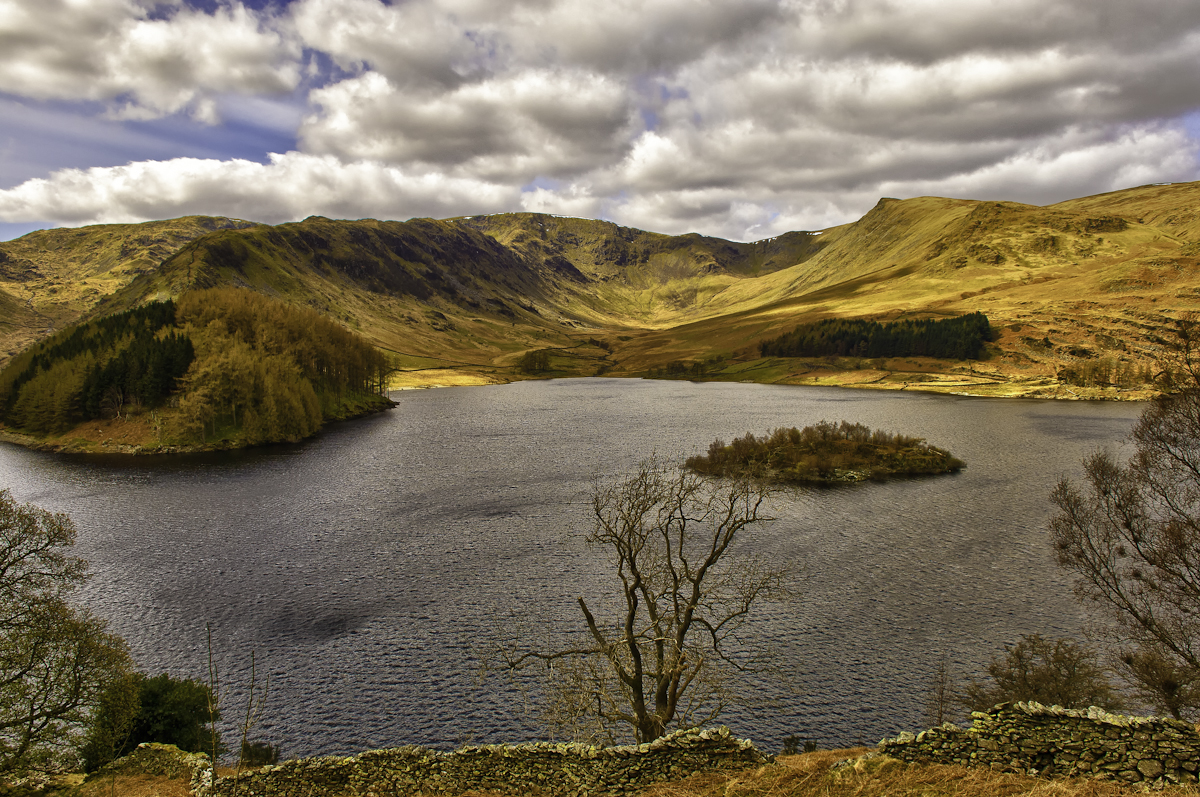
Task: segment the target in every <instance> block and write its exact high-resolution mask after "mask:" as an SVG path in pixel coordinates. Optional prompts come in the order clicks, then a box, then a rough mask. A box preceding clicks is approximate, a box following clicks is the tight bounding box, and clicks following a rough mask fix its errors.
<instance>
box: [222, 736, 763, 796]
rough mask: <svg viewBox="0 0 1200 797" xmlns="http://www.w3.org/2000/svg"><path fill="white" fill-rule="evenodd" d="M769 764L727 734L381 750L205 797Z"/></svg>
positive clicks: (407, 789) (597, 780) (577, 782)
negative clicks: (607, 743)
mask: <svg viewBox="0 0 1200 797" xmlns="http://www.w3.org/2000/svg"><path fill="white" fill-rule="evenodd" d="M769 760H770V759H769V758H767V757H766V756H764V755H762V754H761V753H759V752H758V750H756V749H755V748H754V745H753V744H751V743H750V742H749V741H744V740H738V739H735V738H734V737H733V735H732V734H730V732H729V730H728V729H727V728H714V729H711V730H703V731H699V730H692V731H678V732H676V733H673V734H671V735H669V736H664V737H663V738H661V739H657V740H655V741H654V742H651V743H650V744H643V745H629V746H624V747H590V746H588V745H581V744H553V743H548V742H538V743H534V744H522V745H484V746H479V747H465V748H462V749H460V750H455V751H454V752H441V751H437V750H428V749H425V748H421V747H399V748H394V749H390V750H372V751H370V752H366V753H361V754H359V755H356V756H352V757H350V758H338V757H323V758H307V759H305V758H302V759H297V760H294V761H288V762H285V763H283V764H280V765H279V766H274V767H264V768H263V769H262V770H256V771H253V772H247V773H242V775H241V776H240V778H238V779H236V780H235V778H233V777H224V778H218V779H217V780H216V782H215V783H213V784H212V785H211V786H203V787H201V788H200V789H198V794H199V795H200V797H232V795H234V794H239V795H247V794H253V795H255V797H339V796H340V795H345V794H371V795H377V796H378V797H384V796H385V795H413V794H418V793H423V794H438V793H444V792H450V793H457V792H462V791H467V790H469V789H486V790H489V791H495V792H499V793H501V794H521V795H556V796H557V795H588V796H589V797H591V796H592V795H597V796H599V795H625V794H637V793H640V792H641V791H642V790H643V789H644V788H645V787H646V786H648V785H649V784H651V783H656V782H658V781H663V780H675V779H678V778H685V777H687V776H688V775H691V774H694V773H696V772H714V771H735V770H740V769H746V768H748V767H753V766H758V765H760V764H764V763H766V762H768V761H769Z"/></svg>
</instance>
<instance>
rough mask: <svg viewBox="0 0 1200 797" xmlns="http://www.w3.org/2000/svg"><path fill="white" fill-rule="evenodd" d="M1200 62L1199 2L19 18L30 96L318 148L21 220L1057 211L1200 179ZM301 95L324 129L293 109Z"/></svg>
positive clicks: (152, 177) (11, 196)
mask: <svg viewBox="0 0 1200 797" xmlns="http://www.w3.org/2000/svg"><path fill="white" fill-rule="evenodd" d="M148 1H149V0H146V2H148ZM68 5H70V6H71V7H72V8H73V9H75V10H76V11H77V13H75V14H74V15H70V14H66V13H65V11H64V9H66V8H67V6H68ZM46 9H49V10H46ZM9 11H11V12H12V13H7V12H9ZM60 18H65V19H67V21H66V22H65V23H63V24H57V23H56V22H55V20H57V19H60ZM302 48H303V49H302ZM1197 63H1200V4H1197V3H1196V2H1195V0H1145V1H1144V2H1141V3H1136V4H1135V3H1129V2H1127V0H1005V2H998V0H953V2H951V1H950V0H742V1H741V2H734V0H611V1H610V2H603V3H600V2H595V0H516V1H515V2H508V3H496V2H493V1H492V0H405V1H404V2H392V3H384V2H382V1H381V0H299V2H296V3H293V4H291V5H290V6H279V7H269V9H268V10H267V11H263V12H253V11H249V10H247V9H246V8H244V7H243V6H242V5H240V3H239V2H236V0H235V2H233V3H232V4H231V5H225V6H221V7H220V8H219V9H218V10H217V11H216V12H214V13H212V14H205V13H201V12H197V11H194V10H191V9H189V8H188V7H186V6H182V5H177V6H171V7H170V8H169V9H168V13H166V14H154V15H151V14H149V13H148V12H147V11H146V6H143V5H139V4H137V3H135V2H134V0H44V2H38V3H35V2H34V0H0V85H4V86H5V89H6V90H7V91H9V92H11V93H15V94H20V95H23V96H31V97H61V98H87V99H98V100H102V101H105V102H107V103H109V106H110V109H111V113H112V114H113V115H115V116H118V117H124V118H129V119H132V118H141V117H148V116H154V115H159V114H164V113H170V112H175V111H182V112H184V113H186V114H188V115H190V117H191V118H192V119H195V120H196V121H197V122H198V123H216V122H217V121H218V120H219V119H220V118H221V117H222V116H225V117H230V114H231V113H232V112H234V111H236V112H237V113H238V114H239V116H238V121H239V123H249V124H261V125H263V126H265V127H266V128H269V129H270V130H271V131H275V132H278V131H282V130H288V129H290V130H293V131H295V134H296V140H297V142H298V144H297V146H298V149H299V150H300V151H299V152H293V153H288V154H287V155H284V156H273V160H272V162H271V163H270V164H267V165H265V166H264V165H261V164H256V163H253V162H251V161H239V160H234V159H231V160H229V161H226V162H220V161H184V160H172V161H162V162H150V161H146V162H135V163H131V164H129V165H128V166H126V167H121V169H124V171H121V170H120V169H115V170H114V169H110V170H88V171H79V172H66V171H62V172H55V173H53V174H51V175H50V176H49V177H48V178H46V179H45V180H43V181H41V182H40V183H36V184H35V183H34V182H29V183H25V184H22V185H19V186H17V187H15V188H13V189H10V190H9V191H7V192H4V193H3V194H0V207H2V208H3V214H4V215H3V217H4V218H13V219H16V218H23V219H27V218H55V219H64V220H71V219H77V220H83V219H88V220H95V219H96V218H99V216H100V215H103V214H104V213H108V214H109V216H110V217H112V218H114V219H115V218H117V217H118V216H120V217H122V218H129V217H133V216H136V217H139V218H141V217H145V218H150V217H163V216H166V215H170V214H171V213H175V212H180V211H177V209H178V208H184V207H186V208H199V207H203V208H205V210H204V211H203V212H212V213H223V214H232V215H239V214H241V215H248V216H250V217H253V218H260V219H266V220H270V219H285V218H301V217H303V216H304V215H308V214H309V213H324V214H326V215H374V216H392V217H400V216H405V215H414V214H415V215H433V216H436V215H449V214H453V213H481V212H489V211H492V210H500V209H517V208H524V209H540V210H546V211H550V212H558V213H564V214H569V215H599V214H603V215H606V216H608V217H610V218H613V219H614V220H617V221H620V222H622V223H627V224H631V225H633V226H640V227H645V228H648V229H657V230H661V231H664V232H684V231H688V230H697V231H700V232H706V233H713V234H721V235H726V236H729V237H734V238H743V239H744V238H752V237H761V236H765V235H773V234H777V233H778V232H781V231H783V230H784V229H787V228H789V227H793V228H807V229H813V228H820V227H824V226H829V225H830V224H834V223H838V222H842V221H847V220H851V219H853V218H854V217H856V216H858V215H860V214H861V213H862V212H865V211H866V210H867V209H869V208H870V207H871V206H872V205H874V204H875V202H876V200H877V199H878V198H879V196H881V195H891V196H912V195H917V194H939V193H940V194H949V195H956V196H965V197H971V196H978V197H986V198H1006V199H1014V200H1018V201H1027V202H1051V201H1056V200H1061V199H1066V198H1069V197H1071V196H1076V195H1081V194H1085V193H1089V192H1094V191H1105V190H1111V189H1113V188H1119V187H1122V186H1125V185H1131V184H1136V183H1140V182H1154V181H1173V180H1188V179H1195V178H1196V177H1198V176H1200V170H1198V168H1197V150H1196V144H1195V140H1194V139H1193V138H1190V137H1189V136H1188V134H1187V132H1186V128H1185V127H1184V126H1183V124H1182V123H1181V122H1180V121H1179V120H1180V119H1182V118H1185V117H1186V116H1187V115H1188V114H1189V113H1194V112H1195V111H1196V109H1197V108H1200V81H1197V80H1195V74H1196V64H1197ZM330 64H333V65H334V66H333V67H330ZM297 85H304V86H306V87H309V88H308V110H307V113H304V114H299V115H298V114H297V113H296V111H295V106H294V105H289V104H288V103H287V102H278V101H277V102H276V104H275V105H272V104H271V102H272V101H271V100H270V95H272V93H275V94H278V93H279V92H285V93H286V92H288V91H289V90H291V89H292V88H293V87H295V86H297ZM231 97H241V99H240V100H238V101H236V102H235V101H231V99H230V98H231ZM256 104H257V105H256ZM260 114H261V115H262V119H261V121H259V122H256V121H255V117H256V116H257V115H260ZM276 140H278V139H276ZM160 157H161V156H160ZM110 162H112V161H110ZM247 175H249V176H247ZM171 180H176V181H179V182H180V185H181V188H180V189H179V191H178V192H177V194H178V195H173V194H172V193H171V191H170V190H169V182H170V181H171ZM222 180H227V182H226V183H224V184H223V183H222ZM270 181H275V184H267V183H270ZM135 185H136V186H143V187H145V188H146V189H147V190H148V194H147V197H148V198H146V199H142V200H139V199H137V198H136V196H135V194H136V192H135V190H134V188H132V187H130V186H135ZM68 186H70V187H72V188H71V190H77V191H79V192H80V196H81V197H83V198H82V199H79V200H78V201H76V200H74V199H72V197H71V196H70V195H69V194H68V193H66V191H67V187H68ZM122 186H126V187H122ZM101 197H107V199H105V200H104V201H108V200H111V201H112V203H113V204H112V207H111V208H110V209H108V210H105V209H104V206H103V204H102V203H101V201H100V198H101ZM21 202H27V203H29V204H28V207H26V209H25V210H22V209H21V207H20V203H21ZM155 203H158V204H155ZM222 203H225V204H222ZM422 203H425V204H422ZM155 207H157V208H158V210H157V211H156V210H154V208H155ZM258 208H261V209H262V210H261V211H258V210H256V209H258ZM338 209H341V210H338ZM189 212H193V211H189ZM194 212H199V211H194ZM35 214H50V215H40V216H39V215H35ZM122 214H124V216H122ZM109 216H106V218H107V217H109Z"/></svg>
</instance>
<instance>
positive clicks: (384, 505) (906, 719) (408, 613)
mask: <svg viewBox="0 0 1200 797" xmlns="http://www.w3.org/2000/svg"><path fill="white" fill-rule="evenodd" d="M394 398H396V400H397V401H399V406H398V407H397V408H396V409H394V410H392V411H390V412H388V413H385V414H383V415H379V416H376V417H372V418H367V419H363V420H359V421H355V422H350V423H345V424H339V425H337V426H335V427H332V428H330V429H329V430H327V431H326V432H324V433H323V434H321V435H320V436H319V437H317V438H314V439H312V440H309V441H306V442H304V443H300V444H297V445H292V446H278V447H271V448H263V449H257V450H252V451H244V452H233V453H225V454H213V455H196V456H185V457H178V458H166V457H151V458H117V457H67V456H61V455H53V454H46V453H39V452H33V451H27V450H25V449H22V448H19V447H15V446H10V445H3V444H0V489H3V488H7V489H10V490H11V491H12V492H13V494H14V496H15V497H16V498H17V499H18V500H20V501H22V502H25V501H29V502H33V503H36V504H38V505H40V506H42V507H44V508H47V509H50V510H54V511H63V512H67V513H69V514H70V515H71V517H72V518H73V519H74V521H75V523H76V525H77V526H78V528H79V540H78V544H77V548H78V553H79V554H80V555H82V556H84V557H85V558H87V559H88V560H89V561H90V563H91V566H92V570H93V572H94V574H95V575H94V577H93V579H92V580H91V581H90V582H89V583H88V585H87V586H86V588H85V589H84V591H83V596H82V600H84V601H85V602H86V603H87V605H88V606H89V607H90V608H92V609H93V610H94V611H95V612H97V613H98V614H100V615H101V616H103V617H105V618H107V619H108V620H109V621H110V624H111V627H112V629H113V630H115V631H116V632H117V633H119V634H121V635H122V636H124V637H125V639H127V640H128V641H129V644H130V647H131V649H132V651H133V654H134V657H135V660H136V662H137V665H138V667H139V669H141V670H143V671H145V672H149V673H158V672H162V671H169V672H171V673H172V674H175V675H181V676H194V677H202V676H206V673H207V655H208V646H207V644H206V627H211V629H212V650H213V655H214V658H215V660H216V662H217V664H218V667H219V670H220V673H221V676H222V685H223V689H224V691H225V703H224V705H225V711H226V716H227V718H232V717H233V716H235V715H236V714H238V713H239V712H240V711H243V710H244V702H243V700H244V691H245V688H246V685H247V683H248V681H249V664H250V654H251V651H253V652H254V653H255V659H256V662H257V665H258V669H259V671H260V673H261V672H263V671H265V672H267V673H268V674H269V680H270V683H269V695H268V701H267V705H266V710H265V713H264V716H263V719H262V721H261V722H260V724H259V725H258V727H257V728H256V729H255V731H254V732H253V733H252V736H253V737H257V738H261V739H265V740H269V741H271V742H274V743H277V744H281V745H282V747H283V750H284V755H285V757H294V756H299V755H312V754H318V753H350V752H356V751H359V750H363V749H367V748H373V747H385V746H395V745H401V744H424V745H429V746H439V747H450V746H455V745H458V744H461V743H465V742H512V741H523V740H529V739H536V738H539V737H540V736H541V734H542V733H543V731H542V728H541V726H540V724H539V722H538V719H537V717H536V715H535V714H533V713H530V711H528V710H527V709H526V707H525V706H524V703H523V701H522V699H521V696H520V693H519V692H518V691H517V690H516V689H515V687H513V686H512V685H511V684H509V683H508V682H507V681H505V680H504V679H498V678H489V679H481V678H480V677H479V666H478V656H479V654H480V652H481V651H483V650H485V649H487V648H488V642H489V640H493V639H495V638H496V636H497V634H500V633H508V632H511V631H512V630H514V629H519V630H522V631H524V632H525V633H527V634H530V635H532V636H533V637H534V638H535V641H537V640H540V639H542V638H544V635H545V634H548V633H551V632H552V630H553V629H557V630H562V629H564V628H570V627H576V626H577V624H578V616H577V613H578V607H577V605H576V604H575V598H576V597H577V596H580V595H583V596H586V597H588V598H589V600H599V599H600V596H602V595H603V594H605V590H606V585H608V584H610V583H611V582H610V580H609V573H608V571H607V570H606V568H605V564H604V559H603V556H602V554H601V552H599V551H595V550H591V549H589V548H588V547H587V546H586V545H585V544H584V536H585V535H586V533H587V532H588V530H589V519H588V507H587V506H586V499H587V495H588V491H589V488H590V486H591V484H592V481H593V479H594V478H596V477H601V478H604V477H612V476H615V475H619V474H621V473H623V472H626V471H628V470H629V469H630V468H631V467H632V466H634V465H636V463H637V462H638V461H639V460H641V459H644V458H645V457H647V456H649V455H651V454H654V453H657V454H658V455H659V456H661V457H664V458H667V459H670V460H675V461H678V460H682V458H683V457H685V456H687V455H689V454H693V453H699V452H703V451H704V450H706V449H707V446H708V444H709V443H710V442H711V441H712V440H713V439H714V438H718V437H720V438H723V439H725V440H726V441H728V440H730V439H731V438H733V437H735V436H740V435H742V434H744V433H746V432H754V433H756V434H762V433H765V432H766V431H768V430H770V429H773V428H775V427H779V426H801V427H802V426H805V425H808V424H811V423H815V422H816V421H819V420H822V419H825V420H831V421H837V420H843V419H845V420H850V421H857V422H860V423H864V424H866V425H868V426H870V427H872V428H878V429H884V430H888V431H898V432H903V433H905V434H910V435H916V436H920V437H924V438H926V439H927V440H928V441H929V442H930V443H932V444H934V445H937V446H940V447H943V448H947V449H949V450H950V451H951V452H952V453H954V454H955V455H956V456H958V457H959V458H961V459H963V460H965V461H966V462H967V468H966V469H965V470H964V471H963V472H962V473H960V474H957V475H953V476H944V477H935V478H928V479H918V480H906V481H894V482H888V483H882V484H875V483H867V484H860V485H854V486H850V487H845V488H837V489H815V490H813V489H790V490H785V491H783V492H782V493H780V494H779V495H777V496H776V497H775V499H774V500H773V502H772V505H771V515H772V516H773V517H774V518H775V519H774V520H773V521H772V522H770V523H769V524H766V526H765V527H764V528H763V529H762V531H761V532H760V533H759V534H758V535H757V536H756V537H755V541H754V546H755V548H756V549H757V550H759V551H761V552H763V553H765V554H767V555H769V556H770V557H771V558H772V559H773V560H776V561H795V562H797V563H799V564H801V565H802V567H803V574H802V581H801V589H802V594H801V596H800V597H799V598H798V599H796V600H794V601H791V602H788V603H785V604H772V605H765V606H764V607H763V610H764V611H763V612H762V613H761V614H760V615H759V616H758V618H757V619H756V620H755V625H754V628H755V629H756V630H757V631H758V632H759V636H758V639H759V643H758V644H765V643H766V642H769V643H770V645H771V647H772V648H773V649H774V650H775V652H776V655H777V657H778V658H777V660H778V661H779V663H780V665H781V666H780V672H779V673H777V674H775V675H773V676H770V677H767V676H747V677H746V678H745V679H743V681H742V682H741V683H740V685H739V691H740V693H741V695H742V696H743V698H744V699H745V704H744V705H739V706H736V707H733V708H731V709H730V710H729V711H727V712H726V713H725V714H723V715H722V721H723V722H725V723H726V724H728V725H729V726H730V727H731V728H732V729H733V730H734V732H735V733H737V734H738V735H739V736H742V737H749V738H751V739H753V740H754V741H755V742H756V743H758V744H759V745H760V746H761V747H763V748H764V749H767V750H778V749H779V747H780V744H781V741H782V739H783V738H784V737H785V736H789V735H792V734H796V735H798V736H800V737H801V738H803V739H811V740H814V741H816V742H818V743H819V744H820V745H821V746H823V747H825V746H831V745H846V744H851V743H855V742H868V743H874V742H875V741H877V740H878V739H879V738H880V737H882V736H884V735H891V734H894V733H896V732H897V731H900V730H906V729H907V730H916V729H919V727H920V722H921V716H922V707H923V703H924V700H925V697H926V694H927V692H928V685H929V679H930V674H931V672H932V670H933V668H934V666H935V665H936V662H937V661H938V659H939V658H940V657H942V656H943V655H944V656H946V657H947V659H948V661H949V662H950V663H951V664H952V666H954V667H955V668H956V669H958V670H959V671H960V672H964V673H976V672H979V671H980V670H981V668H982V667H983V666H985V665H986V663H987V662H988V660H989V659H990V658H992V657H993V656H994V655H997V654H998V653H1000V652H1001V651H1002V649H1003V644H1004V643H1005V642H1006V641H1013V640H1015V639H1017V638H1018V637H1019V636H1020V635H1022V634H1028V633H1041V634H1044V635H1054V636H1059V635H1073V636H1078V635H1079V634H1080V630H1081V628H1082V626H1083V624H1084V623H1085V621H1086V619H1087V618H1086V617H1085V616H1084V614H1083V611H1082V609H1081V608H1080V607H1079V605H1078V604H1077V603H1076V602H1075V601H1074V599H1073V598H1072V596H1071V590H1070V582H1069V579H1068V578H1067V577H1066V576H1065V575H1064V574H1063V573H1061V572H1059V571H1058V569H1057V568H1056V566H1055V564H1054V561H1053V553H1052V551H1051V549H1050V546H1049V544H1048V541H1047V536H1046V532H1045V526H1046V521H1047V519H1048V517H1049V515H1050V513H1051V507H1050V504H1049V502H1048V498H1047V496H1048V494H1049V492H1050V490H1051V489H1052V487H1053V485H1054V483H1055V482H1056V481H1057V480H1058V479H1059V478H1061V477H1063V476H1071V477H1077V476H1078V475H1079V473H1080V469H1081V468H1080V460H1081V458H1082V457H1083V456H1085V455H1086V454H1088V453H1089V452H1091V451H1093V450H1095V449H1097V448H1100V447H1106V446H1107V447H1109V448H1112V449H1114V450H1117V451H1120V450H1121V446H1122V442H1123V440H1124V439H1125V437H1126V435H1127V434H1128V432H1129V429H1130V427H1131V425H1132V423H1133V421H1134V420H1135V419H1136V417H1137V415H1138V414H1139V413H1140V411H1141V409H1142V407H1141V406H1139V405H1133V404H1115V403H1084V402H1071V403H1066V402H1062V403H1054V402H1039V401H1018V400H991V399H979V398H959V397H947V396H937V395H931V394H914V393H901V392H872V391H850V390H839V389H833V388H829V389H823V388H787V387H771V386H762V385H748V384H747V385H740V384H691V383H687V382H668V381H640V380H623V379H622V380H618V379H575V380H555V381H543V382H523V383H517V384H512V385H505V386H496V387H486V388H478V387H475V388H445V389H439V390H427V391H405V392H402V393H397V394H395V396H394ZM259 685H260V686H261V685H262V684H261V682H260V684H259ZM230 738H232V736H231V737H230Z"/></svg>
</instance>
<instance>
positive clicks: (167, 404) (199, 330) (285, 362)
mask: <svg viewBox="0 0 1200 797" xmlns="http://www.w3.org/2000/svg"><path fill="white" fill-rule="evenodd" d="M387 371H388V363H387V360H386V358H385V357H384V355H383V354H382V353H381V352H379V351H378V350H377V349H375V348H374V347H373V346H372V345H371V344H370V343H368V342H367V341H366V340H364V339H363V338H362V337H360V336H358V335H357V334H355V333H353V332H350V331H349V330H346V329H344V328H343V327H341V326H339V325H338V324H336V323H335V322H333V321H331V320H329V319H328V318H326V317H324V316H322V315H321V314H319V313H317V312H316V311H314V310H310V309H306V308H298V307H295V306H291V305H288V304H285V303H283V302H280V301H277V300H274V299H270V298H268V297H266V296H263V295H261V294H257V293H254V292H251V291H248V290H242V289H237V288H216V289H211V290H201V291H192V292H188V293H185V294H184V295H183V296H181V297H180V298H179V300H178V302H172V301H166V302H152V303H150V304H147V305H143V306H141V307H138V308H135V309H132V310H128V311H126V312H123V313H119V314H116V315H112V316H108V317H105V318H101V319H98V320H94V321H90V322H87V323H84V324H80V325H79V326H76V327H73V328H71V329H67V330H64V331H62V332H59V333H58V334H56V335H54V336H52V337H50V338H48V339H47V340H45V341H43V342H41V343H40V344H38V345H36V346H34V347H32V348H30V349H29V350H27V351H25V352H23V353H22V354H20V355H19V356H17V357H15V358H14V359H13V360H12V361H11V362H10V363H9V365H8V367H7V368H5V370H4V371H2V372H0V420H2V421H3V422H4V423H5V424H7V425H9V426H11V427H13V428H15V429H19V430H21V431H24V432H28V433H32V434H35V435H39V436H46V435H62V434H64V433H68V432H69V430H71V429H72V428H73V427H75V426H77V425H79V424H81V423H85V422H87V421H91V420H96V419H117V418H124V419H128V418H130V417H135V416H140V415H143V414H145V413H152V414H153V415H152V417H153V418H154V421H155V423H154V425H155V427H156V429H157V432H158V436H159V440H158V441H157V442H159V443H162V444H176V445H197V444H199V445H215V446H218V447H225V446H230V445H250V444H256V443H268V442H276V441H295V440H299V439H301V438H303V437H307V436H309V435H311V434H313V433H314V432H316V431H317V430H318V429H319V428H320V427H321V425H322V424H323V423H325V422H326V421H329V420H334V419H339V418H345V417H350V416H353V415H358V414H361V413H363V412H368V411H371V410H375V409H382V408H384V407H386V406H388V400H387V399H386V398H385V397H384V395H383V394H384V389H385V383H386V376H387Z"/></svg>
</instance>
